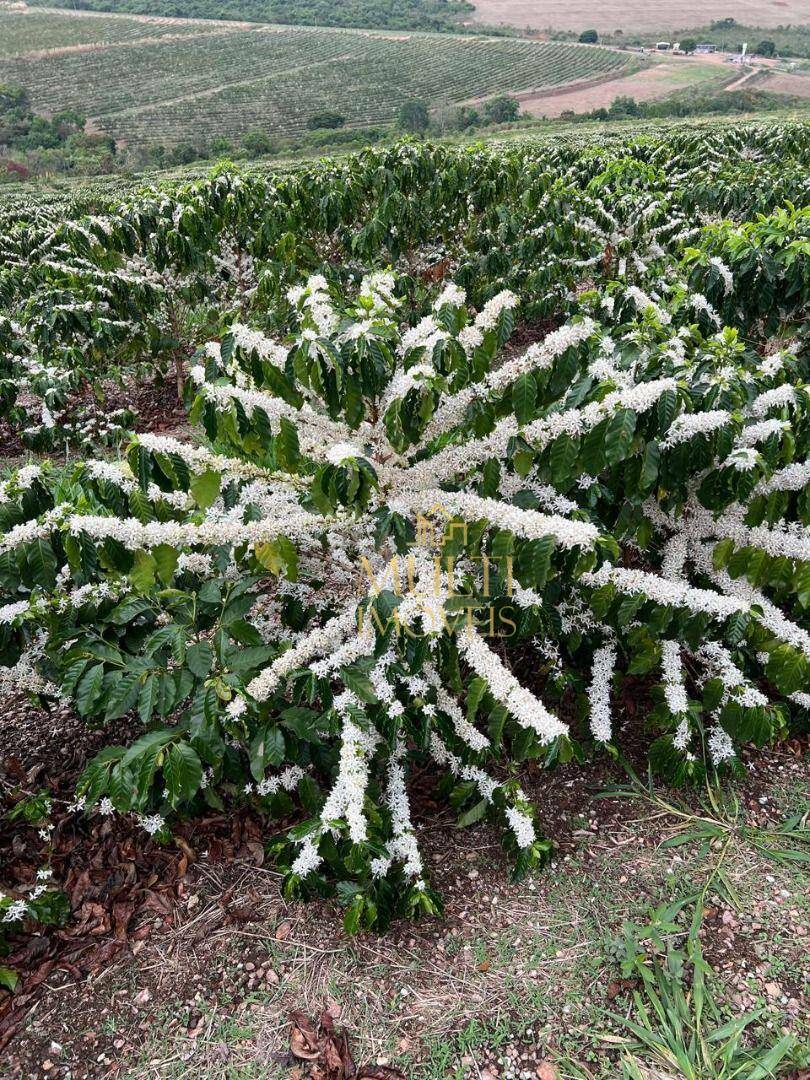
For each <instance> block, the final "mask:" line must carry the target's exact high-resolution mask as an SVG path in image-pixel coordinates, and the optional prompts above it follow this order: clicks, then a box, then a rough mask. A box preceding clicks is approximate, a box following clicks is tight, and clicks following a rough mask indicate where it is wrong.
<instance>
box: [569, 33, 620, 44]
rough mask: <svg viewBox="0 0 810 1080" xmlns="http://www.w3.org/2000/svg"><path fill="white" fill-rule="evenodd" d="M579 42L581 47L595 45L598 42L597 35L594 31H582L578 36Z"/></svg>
mask: <svg viewBox="0 0 810 1080" xmlns="http://www.w3.org/2000/svg"><path fill="white" fill-rule="evenodd" d="M619 32H620V31H617V33H619ZM579 40H580V42H582V44H583V45H595V44H596V43H597V41H598V40H599V34H597V32H596V31H595V30H583V31H582V33H581V34H580V35H579Z"/></svg>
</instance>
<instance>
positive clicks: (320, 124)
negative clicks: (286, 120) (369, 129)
mask: <svg viewBox="0 0 810 1080" xmlns="http://www.w3.org/2000/svg"><path fill="white" fill-rule="evenodd" d="M345 123H346V117H345V116H341V114H340V113H336V112H320V113H315V114H314V115H313V116H310V118H309V120H307V127H308V128H309V130H310V131H317V130H318V129H319V128H340V127H343V125H344V124H345Z"/></svg>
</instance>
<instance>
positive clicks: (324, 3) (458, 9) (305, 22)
mask: <svg viewBox="0 0 810 1080" xmlns="http://www.w3.org/2000/svg"><path fill="white" fill-rule="evenodd" d="M33 3H34V4H37V0H33ZM39 6H42V7H62V8H70V9H73V8H75V7H76V6H77V5H76V4H74V3H73V0H54V2H53V3H50V2H47V0H45V2H42V0H40V4H39ZM78 6H80V7H82V8H84V9H86V10H89V11H112V12H117V13H118V14H141V15H160V16H168V17H173V18H190V19H237V20H246V21H248V22H271V23H293V24H295V25H302V26H354V27H376V28H378V29H384V30H458V28H459V25H460V19H461V18H463V17H464V16H465V15H466V16H467V17H468V18H469V15H470V13H471V12H472V11H473V6H472V4H470V3H467V0H398V2H397V3H396V4H392V3H390V2H389V0H82V2H81V4H79V5H78Z"/></svg>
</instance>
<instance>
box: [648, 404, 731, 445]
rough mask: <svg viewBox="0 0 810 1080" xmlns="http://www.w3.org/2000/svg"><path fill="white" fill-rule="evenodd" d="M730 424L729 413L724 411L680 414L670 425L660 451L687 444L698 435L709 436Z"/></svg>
mask: <svg viewBox="0 0 810 1080" xmlns="http://www.w3.org/2000/svg"><path fill="white" fill-rule="evenodd" d="M730 422H731V413H730V412H727V411H726V410H725V409H710V410H707V411H706V412H697V413H681V415H680V416H676V417H675V419H674V420H673V421H672V424H671V425H670V428H669V431H667V435H666V438H665V439H662V440H661V449H662V450H668V449H669V448H670V447H672V446H678V445H679V444H680V443H684V442H688V441H689V440H690V439H694V438H695V437H696V436H698V435H711V434H712V432H714V431H718V430H719V429H720V428H723V427H725V426H726V424H729V423H730Z"/></svg>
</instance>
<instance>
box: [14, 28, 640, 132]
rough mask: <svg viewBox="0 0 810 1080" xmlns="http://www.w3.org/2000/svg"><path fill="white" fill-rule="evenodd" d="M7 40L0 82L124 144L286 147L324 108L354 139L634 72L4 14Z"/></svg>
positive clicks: (558, 61)
mask: <svg viewBox="0 0 810 1080" xmlns="http://www.w3.org/2000/svg"><path fill="white" fill-rule="evenodd" d="M97 24H98V29H97V30H95V31H94V27H95V26H96V25H97ZM153 29H154V31H155V32H154V33H152V30H153ZM41 30H42V31H43V32H44V33H45V36H46V41H47V42H48V45H49V48H47V49H45V48H42V46H41V45H40V44H39V41H40V38H39V34H40V31H41ZM81 31H83V33H81ZM146 31H148V32H146ZM175 31H177V32H176V33H175ZM6 34H7V37H8V41H7V43H5V44H4V45H0V82H9V83H13V84H18V85H21V86H24V87H25V88H26V90H27V91H28V93H29V96H30V100H31V103H32V106H33V107H34V109H35V110H36V111H38V112H44V113H50V112H54V111H57V110H60V109H65V108H72V109H76V110H78V112H80V113H81V114H82V115H83V116H92V117H93V118H94V121H95V123H96V125H97V126H98V127H100V128H101V129H103V130H104V131H105V132H106V133H107V134H109V135H112V136H114V137H115V138H116V139H121V140H124V141H125V142H126V144H127V145H129V146H150V145H154V144H155V143H160V144H162V145H169V146H170V145H173V144H175V143H177V142H178V141H181V140H184V139H187V138H188V136H189V133H193V137H194V138H196V139H202V140H204V141H206V142H208V141H210V140H211V139H213V138H215V137H216V136H224V137H225V138H227V139H228V140H234V139H238V138H239V137H240V136H242V135H244V134H245V133H246V132H250V131H255V130H262V131H265V132H274V133H279V134H283V135H289V134H291V133H296V132H300V131H302V130H304V129H305V128H306V126H307V122H308V121H309V120H310V119H311V118H312V117H313V116H315V115H316V114H318V113H322V112H323V111H324V110H329V111H337V112H338V113H340V114H341V115H342V116H344V117H345V118H346V122H347V124H348V126H350V127H351V126H355V127H356V126H358V125H370V124H389V123H390V122H391V121H392V120H393V119H394V117H395V116H396V113H397V110H398V108H399V107H400V106H401V105H402V104H403V102H406V101H408V100H410V99H412V98H419V99H422V100H424V101H425V102H426V103H427V104H428V105H430V106H438V105H443V104H444V105H446V104H451V103H456V102H462V101H467V100H470V99H474V98H480V97H485V96H487V95H493V94H499V93H505V92H508V91H510V90H531V89H533V88H535V87H538V88H546V87H551V86H561V85H564V84H566V83H570V82H575V81H577V80H580V79H588V78H592V77H594V76H597V77H598V76H600V75H604V74H606V73H611V72H619V71H621V70H622V69H624V68H626V67H627V66H628V58H627V56H626V55H623V54H622V53H620V52H617V51H611V50H608V49H601V48H590V47H588V48H586V47H581V46H578V45H572V44H569V43H565V42H538V41H529V40H515V39H504V38H487V37H478V36H454V35H449V34H426V33H407V34H402V33H400V34H395V33H389V32H385V31H369V30H366V31H363V30H341V29H334V28H316V27H305V26H299V27H292V26H284V27H282V26H269V25H262V24H259V25H253V26H252V27H248V26H246V25H245V24H240V23H211V22H208V23H200V22H185V21H183V20H175V21H172V22H171V23H168V24H167V23H165V22H163V21H161V20H151V21H144V20H142V19H137V18H125V17H118V18H115V19H113V18H111V17H109V16H98V15H89V14H86V13H85V14H84V15H75V14H74V15H70V14H67V13H61V12H60V13H57V12H47V13H46V12H41V11H31V12H28V13H25V14H20V13H16V12H2V11H0V39H3V37H4V35H6ZM60 34H63V35H64V47H60V44H61V42H60ZM95 35H97V36H95ZM34 40H36V42H37V48H36V49H35V50H33V51H32V49H31V42H33V41H34ZM167 72H171V78H170V79H167V74H166V73H167Z"/></svg>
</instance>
